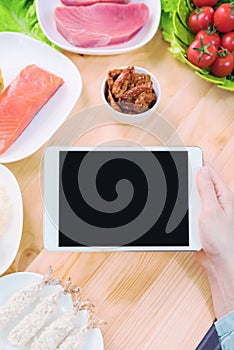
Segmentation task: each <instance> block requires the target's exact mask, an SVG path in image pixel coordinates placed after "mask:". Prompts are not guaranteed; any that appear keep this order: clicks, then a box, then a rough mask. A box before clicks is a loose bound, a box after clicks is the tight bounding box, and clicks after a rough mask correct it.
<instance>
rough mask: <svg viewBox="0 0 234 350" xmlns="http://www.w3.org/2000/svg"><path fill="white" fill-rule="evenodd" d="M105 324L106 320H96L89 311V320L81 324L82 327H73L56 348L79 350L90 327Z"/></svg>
mask: <svg viewBox="0 0 234 350" xmlns="http://www.w3.org/2000/svg"><path fill="white" fill-rule="evenodd" d="M104 325H106V322H104V321H103V320H100V321H97V320H95V319H94V317H93V313H92V312H90V317H89V321H88V323H87V325H86V326H83V327H82V328H78V329H77V328H75V329H73V330H72V331H71V332H70V333H69V335H68V336H67V337H66V338H65V340H64V341H63V342H62V343H61V344H60V345H59V346H58V347H57V348H56V349H58V350H68V349H69V350H81V349H82V347H83V345H84V341H85V335H86V333H87V332H88V330H89V329H91V328H97V327H102V326H104Z"/></svg>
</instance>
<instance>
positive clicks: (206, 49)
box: [187, 38, 217, 68]
mask: <svg viewBox="0 0 234 350" xmlns="http://www.w3.org/2000/svg"><path fill="white" fill-rule="evenodd" d="M187 57H188V60H189V62H191V63H192V64H194V65H195V66H197V67H199V68H207V67H209V66H210V65H211V64H212V63H213V62H214V61H215V59H216V57H217V48H216V47H215V46H214V45H212V44H211V42H209V41H208V40H205V39H204V40H202V38H199V39H195V40H194V41H193V42H192V44H191V45H190V46H189V48H188V52H187Z"/></svg>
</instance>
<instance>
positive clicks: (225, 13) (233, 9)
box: [214, 2, 234, 33]
mask: <svg viewBox="0 0 234 350" xmlns="http://www.w3.org/2000/svg"><path fill="white" fill-rule="evenodd" d="M214 26H215V28H216V29H217V30H218V31H219V32H221V33H227V32H231V31H232V30H234V3H233V2H231V3H225V4H222V5H220V6H219V7H218V8H217V9H216V11H215V13H214Z"/></svg>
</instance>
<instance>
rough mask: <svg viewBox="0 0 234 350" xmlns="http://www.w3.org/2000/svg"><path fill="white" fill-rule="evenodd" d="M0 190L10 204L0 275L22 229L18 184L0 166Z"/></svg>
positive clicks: (0, 254)
mask: <svg viewBox="0 0 234 350" xmlns="http://www.w3.org/2000/svg"><path fill="white" fill-rule="evenodd" d="M0 188H5V191H6V195H7V196H8V199H9V203H10V207H9V218H8V224H7V225H6V229H5V232H4V234H3V236H1V237H0V275H1V274H3V273H4V272H5V271H6V270H7V269H8V267H9V266H10V265H11V264H12V262H13V260H14V259H15V256H16V254H17V251H18V249H19V244H20V241H21V236H22V227H23V204H22V196H21V192H20V188H19V185H18V182H17V181H16V178H15V177H14V175H13V174H12V172H11V171H10V170H9V169H8V168H6V167H5V166H3V165H1V164H0ZM0 290H1V288H0ZM0 294H1V292H0Z"/></svg>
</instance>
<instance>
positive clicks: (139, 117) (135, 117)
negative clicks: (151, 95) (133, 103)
mask: <svg viewBox="0 0 234 350" xmlns="http://www.w3.org/2000/svg"><path fill="white" fill-rule="evenodd" d="M122 68H125V67H121V69H122ZM134 69H135V72H136V73H140V74H142V73H144V74H148V75H150V77H151V80H152V83H153V89H154V92H155V94H156V102H155V104H154V105H153V106H152V107H151V108H150V109H149V110H147V111H146V112H143V113H136V114H127V113H122V112H118V111H116V110H115V109H114V108H113V107H112V106H111V105H110V104H109V102H108V101H107V99H106V87H107V83H106V78H105V79H104V81H103V83H102V91H101V93H102V99H103V102H104V103H105V105H106V106H107V108H108V110H109V111H110V112H111V115H112V117H113V118H114V119H116V120H118V121H120V122H121V123H125V124H139V123H142V122H143V121H145V120H146V119H148V118H149V117H150V116H151V115H152V114H153V113H154V111H155V110H156V108H157V107H158V105H159V102H160V99H161V88H160V84H159V82H158V79H157V78H156V77H155V76H154V75H153V74H152V73H150V72H149V71H147V70H146V69H144V68H141V67H136V66H134Z"/></svg>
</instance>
